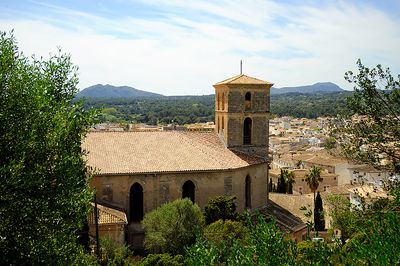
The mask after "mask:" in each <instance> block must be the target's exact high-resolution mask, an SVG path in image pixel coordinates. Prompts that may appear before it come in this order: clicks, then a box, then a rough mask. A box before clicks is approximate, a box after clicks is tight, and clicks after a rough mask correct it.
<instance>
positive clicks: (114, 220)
mask: <svg viewBox="0 0 400 266" xmlns="http://www.w3.org/2000/svg"><path fill="white" fill-rule="evenodd" d="M91 204H92V207H93V210H92V212H91V213H90V214H89V217H88V218H89V219H88V222H89V225H94V224H95V216H94V203H91ZM97 209H98V210H99V212H98V219H99V220H98V221H99V224H100V225H101V224H128V219H127V218H126V214H125V213H124V212H122V211H119V210H116V209H112V208H108V207H106V206H103V205H101V204H97Z"/></svg>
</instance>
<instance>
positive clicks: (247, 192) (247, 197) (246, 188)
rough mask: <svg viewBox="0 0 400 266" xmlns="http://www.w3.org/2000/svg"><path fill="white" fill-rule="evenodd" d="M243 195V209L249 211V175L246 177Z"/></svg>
mask: <svg viewBox="0 0 400 266" xmlns="http://www.w3.org/2000/svg"><path fill="white" fill-rule="evenodd" d="M244 193H245V196H244V197H245V199H244V200H245V203H244V204H245V207H246V208H247V209H251V178H250V176H249V175H247V176H246V180H245V188H244Z"/></svg>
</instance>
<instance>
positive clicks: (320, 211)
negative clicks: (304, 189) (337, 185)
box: [314, 191, 325, 231]
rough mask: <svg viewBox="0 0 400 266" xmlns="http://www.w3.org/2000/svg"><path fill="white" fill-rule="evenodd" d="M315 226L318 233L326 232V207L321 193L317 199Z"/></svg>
mask: <svg viewBox="0 0 400 266" xmlns="http://www.w3.org/2000/svg"><path fill="white" fill-rule="evenodd" d="M314 226H315V230H316V231H323V230H325V219H324V207H323V204H322V198H321V195H320V194H319V191H318V193H317V197H316V199H315V208H314Z"/></svg>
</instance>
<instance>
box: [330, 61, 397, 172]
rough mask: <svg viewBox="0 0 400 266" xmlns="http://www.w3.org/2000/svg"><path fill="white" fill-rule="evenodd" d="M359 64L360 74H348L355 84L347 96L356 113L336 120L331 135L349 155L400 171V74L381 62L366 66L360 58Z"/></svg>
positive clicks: (357, 159) (378, 167) (364, 161)
mask: <svg viewBox="0 0 400 266" xmlns="http://www.w3.org/2000/svg"><path fill="white" fill-rule="evenodd" d="M357 67H358V73H353V72H352V71H348V72H346V74H345V79H346V80H347V81H348V82H349V83H351V84H354V94H353V96H352V97H349V98H348V99H347V106H348V108H349V109H350V110H351V111H352V113H351V115H353V116H352V117H351V118H349V117H345V118H343V119H341V120H340V121H336V122H335V123H334V126H333V129H332V131H331V134H332V136H333V137H334V138H335V140H336V142H337V144H338V145H339V147H340V148H341V150H342V152H343V154H344V155H345V156H347V157H348V158H350V159H352V160H354V161H357V162H362V163H366V164H370V165H373V166H374V167H375V168H377V169H384V170H387V171H391V172H394V173H400V75H398V76H397V78H394V77H393V76H392V75H391V72H390V70H389V68H386V69H383V68H382V66H381V65H377V66H376V67H375V68H372V69H370V68H367V67H365V66H364V65H363V64H362V63H361V60H358V61H357Z"/></svg>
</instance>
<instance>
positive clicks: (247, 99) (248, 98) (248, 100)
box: [244, 92, 251, 110]
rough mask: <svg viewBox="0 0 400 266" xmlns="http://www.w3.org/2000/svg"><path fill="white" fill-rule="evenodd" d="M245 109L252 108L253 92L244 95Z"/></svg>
mask: <svg viewBox="0 0 400 266" xmlns="http://www.w3.org/2000/svg"><path fill="white" fill-rule="evenodd" d="M244 109H245V110H250V109H251V93H250V92H247V93H246V94H245V96H244Z"/></svg>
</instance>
